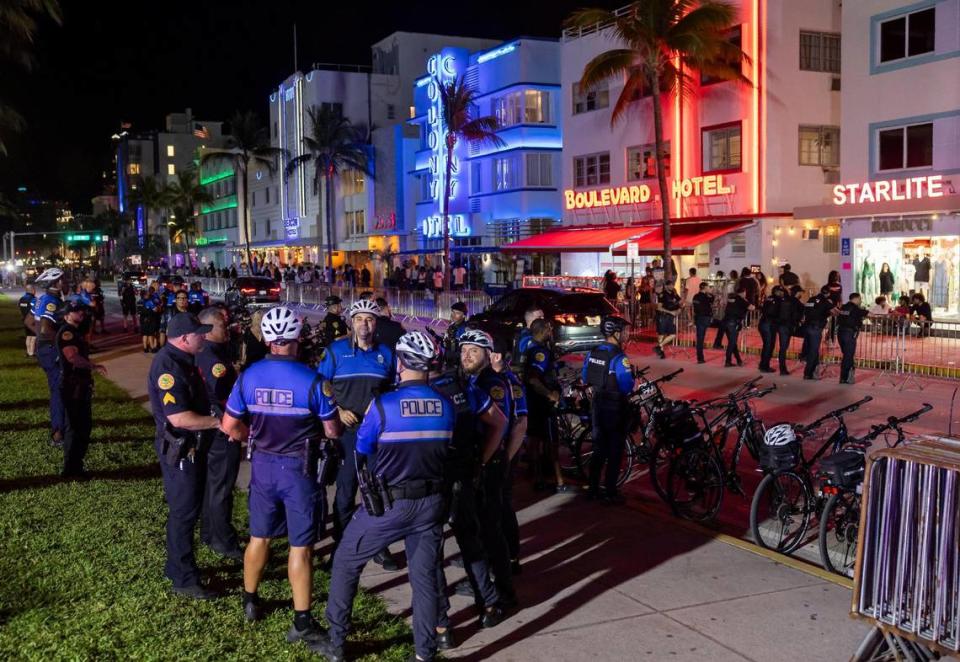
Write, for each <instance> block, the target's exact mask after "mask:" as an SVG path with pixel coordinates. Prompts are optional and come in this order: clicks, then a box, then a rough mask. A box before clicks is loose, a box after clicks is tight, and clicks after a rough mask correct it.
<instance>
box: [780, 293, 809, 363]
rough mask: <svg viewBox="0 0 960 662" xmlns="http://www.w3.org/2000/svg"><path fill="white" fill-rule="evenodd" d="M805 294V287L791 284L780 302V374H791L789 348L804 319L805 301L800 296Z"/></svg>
mask: <svg viewBox="0 0 960 662" xmlns="http://www.w3.org/2000/svg"><path fill="white" fill-rule="evenodd" d="M802 295H803V288H802V287H801V286H799V285H791V286H790V289H789V291H788V292H787V293H786V295H785V296H784V297H783V300H782V301H781V302H780V312H779V313H778V314H777V340H778V341H779V343H780V353H779V354H778V362H779V363H780V374H781V375H784V376H786V375H789V374H790V371H789V370H787V349H789V348H790V339H791V338H792V337H793V336H794V335H795V334H796V333H797V329H798V327H799V326H800V322H801V321H802V320H803V309H804V307H803V302H801V301H800V297H801V296H802Z"/></svg>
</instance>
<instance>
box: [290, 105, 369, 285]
mask: <svg viewBox="0 0 960 662" xmlns="http://www.w3.org/2000/svg"><path fill="white" fill-rule="evenodd" d="M307 115H308V116H309V117H310V133H309V134H308V135H305V136H304V137H303V147H304V149H305V150H306V151H305V152H304V153H303V154H301V155H300V156H297V157H295V158H293V159H291V160H290V162H289V163H287V168H286V175H287V176H290V174H292V173H293V172H294V171H296V170H297V169H298V168H301V167H306V166H307V165H309V164H311V163H312V164H313V185H314V187H315V188H317V189H319V187H320V183H321V182H323V184H324V196H325V200H324V205H323V206H324V208H325V210H326V225H327V267H330V268H332V267H333V216H334V195H333V187H334V184H335V181H336V179H337V177H338V176H339V175H340V173H342V172H343V171H344V170H347V169H351V170H357V171H359V172H362V173H364V174H365V175H366V176H367V177H370V178H371V179H372V178H373V167H372V166H373V160H372V159H371V158H370V149H371V148H370V145H369V144H368V143H367V141H366V133H367V129H366V127H365V126H361V125H355V124H353V123H351V122H350V120H349V119H347V118H346V117H344V116H343V115H342V114H341V113H339V112H337V111H336V110H333V109H332V108H331V107H329V106H311V107H310V108H308V109H307ZM320 227H321V225H320V213H319V211H318V212H317V228H318V229H319V228H320ZM320 244H321V245H322V244H323V232H320ZM321 250H322V249H321Z"/></svg>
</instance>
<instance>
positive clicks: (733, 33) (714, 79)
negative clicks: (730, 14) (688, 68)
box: [700, 25, 743, 85]
mask: <svg viewBox="0 0 960 662" xmlns="http://www.w3.org/2000/svg"><path fill="white" fill-rule="evenodd" d="M727 41H728V42H730V43H731V44H733V45H734V46H736V47H737V48H741V46H742V44H743V38H742V31H741V30H740V26H739V25H738V26H736V27H734V28H730V30H729V33H728V35H727ZM725 80H727V79H726V78H721V77H720V76H711V75H710V74H705V73H703V72H700V84H701V85H712V84H714V83H722V82H724V81H725Z"/></svg>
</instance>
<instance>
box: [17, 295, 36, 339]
mask: <svg viewBox="0 0 960 662" xmlns="http://www.w3.org/2000/svg"><path fill="white" fill-rule="evenodd" d="M23 290H24V292H23V296H22V297H20V300H19V301H17V307H18V308H19V309H20V321H21V322H23V333H24V336H25V338H26V340H25V344H26V350H27V356H34V355H35V354H36V353H37V334H36V333H34V332H33V331H32V330H31V329H30V327H29V326H27V318H28V317H30V318H33V305H34V302H35V301H36V300H37V295H36V288H35V287H34V286H33V283H27V284H26V285H25V286H24V287H23Z"/></svg>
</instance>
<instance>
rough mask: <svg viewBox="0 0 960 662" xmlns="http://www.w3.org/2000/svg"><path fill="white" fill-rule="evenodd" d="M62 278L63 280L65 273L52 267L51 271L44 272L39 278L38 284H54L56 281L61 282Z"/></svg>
mask: <svg viewBox="0 0 960 662" xmlns="http://www.w3.org/2000/svg"><path fill="white" fill-rule="evenodd" d="M61 278H63V271H61V270H60V269H57V268H56V267H50V268H49V269H47V270H46V271H44V272H43V273H42V274H40V275H39V276H37V282H38V283H53V282H55V281H58V280H60V279H61Z"/></svg>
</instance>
